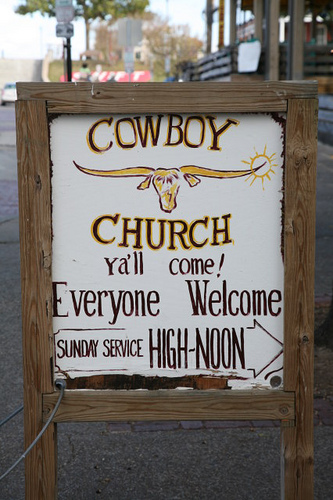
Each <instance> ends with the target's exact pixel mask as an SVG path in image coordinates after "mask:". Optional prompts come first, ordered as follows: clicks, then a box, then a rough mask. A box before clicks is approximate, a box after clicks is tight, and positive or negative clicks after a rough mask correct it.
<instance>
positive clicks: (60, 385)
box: [0, 379, 66, 481]
mask: <svg viewBox="0 0 333 500" xmlns="http://www.w3.org/2000/svg"><path fill="white" fill-rule="evenodd" d="M55 386H56V387H57V388H58V389H60V394H59V398H58V401H57V403H56V405H55V407H54V409H53V411H52V413H51V415H50V416H49V418H48V420H47V422H46V424H45V425H44V427H43V429H42V430H41V431H40V433H39V434H38V436H37V437H36V439H35V440H34V441H33V442H32V443H31V445H30V446H28V448H27V449H26V450H25V452H24V453H23V455H21V456H20V458H19V459H18V460H16V462H15V463H14V464H13V465H12V466H11V467H9V469H8V470H6V472H5V473H4V474H2V476H1V477H0V481H2V480H3V479H4V478H5V477H6V476H8V474H9V473H10V472H11V471H12V470H13V469H15V467H16V466H17V465H18V464H19V463H20V462H21V461H22V460H23V459H24V458H25V457H26V456H27V455H28V453H29V452H30V451H31V450H32V448H33V447H34V446H35V444H36V443H37V442H38V441H39V440H40V438H41V437H42V435H43V434H44V432H45V431H46V429H47V428H48V426H49V425H50V423H51V422H52V420H53V418H54V415H55V414H56V413H57V411H58V408H59V406H60V403H61V400H62V398H63V397H64V393H65V389H66V382H65V380H60V379H57V380H56V381H55Z"/></svg>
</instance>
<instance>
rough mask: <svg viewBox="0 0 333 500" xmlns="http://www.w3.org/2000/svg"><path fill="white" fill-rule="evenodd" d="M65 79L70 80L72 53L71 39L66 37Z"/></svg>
mask: <svg viewBox="0 0 333 500" xmlns="http://www.w3.org/2000/svg"><path fill="white" fill-rule="evenodd" d="M66 48H67V81H68V82H71V81H72V55H71V39H70V38H67V43H66Z"/></svg>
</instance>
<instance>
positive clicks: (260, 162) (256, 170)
mask: <svg viewBox="0 0 333 500" xmlns="http://www.w3.org/2000/svg"><path fill="white" fill-rule="evenodd" d="M266 151H267V146H265V149H264V151H263V153H261V154H259V153H258V152H257V151H256V150H255V153H256V154H255V156H254V157H253V158H250V160H251V161H245V160H242V163H246V164H247V165H250V169H251V170H252V173H251V174H250V175H249V177H248V178H247V179H246V181H248V180H249V179H250V180H251V183H250V186H252V184H253V183H254V181H255V180H256V179H261V183H262V188H263V189H265V188H264V180H265V179H268V180H269V181H270V180H271V177H270V175H271V174H275V172H274V170H273V167H277V163H273V162H275V154H276V153H273V154H272V155H271V156H268V155H267V153H266Z"/></svg>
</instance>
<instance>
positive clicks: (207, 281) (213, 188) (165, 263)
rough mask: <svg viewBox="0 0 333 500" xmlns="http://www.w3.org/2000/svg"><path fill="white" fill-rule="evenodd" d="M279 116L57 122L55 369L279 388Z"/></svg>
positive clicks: (53, 132)
mask: <svg viewBox="0 0 333 500" xmlns="http://www.w3.org/2000/svg"><path fill="white" fill-rule="evenodd" d="M283 126H284V116H283V115H281V114H279V115H278V114H268V113H267V114H265V113H258V114H245V113H244V114H237V113H228V114H223V113H220V114H219V113H217V114H215V115H206V114H196V113H192V114H166V113H161V114H151V115H145V114H136V115H130V114H126V115H115V114H114V115H106V116H101V115H83V116H82V115H80V116H74V115H61V116H58V117H56V118H54V119H53V120H52V122H51V124H50V136H51V137H50V146H51V161H52V165H53V171H52V204H53V207H52V221H53V257H52V262H53V268H52V276H53V330H54V345H55V378H58V377H61V376H66V375H69V376H70V377H71V378H75V377H82V376H91V375H98V374H115V375H117V374H120V375H129V376H131V375H141V376H145V377H156V376H157V377H162V376H163V377H186V376H193V375H210V376H214V377H228V386H230V387H232V388H240V389H244V388H252V387H268V388H270V387H272V386H279V387H282V384H283V382H282V379H283V306H284V304H283V288H284V283H283V275H284V270H283V255H282V248H283V244H282V199H283V170H284V145H283V130H282V128H283Z"/></svg>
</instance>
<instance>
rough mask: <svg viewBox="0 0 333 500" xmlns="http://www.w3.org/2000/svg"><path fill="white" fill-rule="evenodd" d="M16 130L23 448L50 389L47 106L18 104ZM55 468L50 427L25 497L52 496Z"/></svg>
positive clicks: (35, 455) (36, 452)
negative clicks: (44, 397) (44, 396)
mask: <svg viewBox="0 0 333 500" xmlns="http://www.w3.org/2000/svg"><path fill="white" fill-rule="evenodd" d="M16 127H17V163H18V185H19V211H20V246H21V292H22V334H23V381H24V428H25V448H27V447H28V446H29V445H30V444H31V443H32V441H33V440H34V439H35V437H36V436H37V434H38V433H39V432H40V431H41V429H42V427H43V420H42V393H43V392H45V391H52V390H53V381H52V372H51V366H52V307H51V279H52V278H51V202H50V176H49V148H48V124H47V115H46V106H45V102H43V101H39V102H38V101H29V102H18V103H17V107H16ZM56 466H57V462H56V436H55V426H54V425H53V424H52V425H51V426H50V427H49V429H48V430H47V432H46V433H45V434H44V436H43V438H42V439H41V440H40V441H39V442H38V443H37V445H36V446H35V447H34V448H33V450H32V451H31V452H30V453H29V455H28V456H27V458H26V459H25V467H26V498H50V499H51V498H53V495H55V492H56V477H57V476H56Z"/></svg>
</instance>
